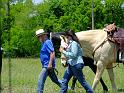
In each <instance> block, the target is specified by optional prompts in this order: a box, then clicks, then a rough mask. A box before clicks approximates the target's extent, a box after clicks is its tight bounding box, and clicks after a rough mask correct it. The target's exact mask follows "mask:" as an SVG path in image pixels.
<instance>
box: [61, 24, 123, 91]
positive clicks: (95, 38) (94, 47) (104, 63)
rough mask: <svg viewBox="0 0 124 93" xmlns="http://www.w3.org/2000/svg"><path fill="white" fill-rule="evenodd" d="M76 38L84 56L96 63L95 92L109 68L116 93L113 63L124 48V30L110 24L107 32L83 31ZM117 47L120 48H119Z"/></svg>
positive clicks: (93, 86)
mask: <svg viewBox="0 0 124 93" xmlns="http://www.w3.org/2000/svg"><path fill="white" fill-rule="evenodd" d="M118 33H121V35H120V34H119V35H117V34H118ZM114 34H115V35H114ZM76 36H77V37H78V39H79V41H80V44H81V46H82V48H83V53H84V56H85V57H89V58H92V59H94V60H95V62H96V63H95V64H96V66H97V71H96V75H95V78H94V81H93V85H92V88H93V89H94V90H95V88H96V86H97V84H98V82H99V80H100V78H101V76H102V74H103V72H104V69H106V68H107V71H108V74H109V78H110V81H111V85H112V90H113V92H114V93H116V92H117V87H116V84H115V80H114V72H113V63H116V61H117V58H118V57H117V51H118V49H123V48H124V29H121V28H116V26H114V25H113V24H110V25H109V26H107V27H106V32H105V31H104V30H103V29H101V30H89V31H81V32H77V33H76ZM120 36H121V37H120ZM61 39H64V40H66V39H67V38H66V37H65V36H63V38H61ZM117 46H120V47H119V48H118V47H117ZM122 51H123V50H122Z"/></svg>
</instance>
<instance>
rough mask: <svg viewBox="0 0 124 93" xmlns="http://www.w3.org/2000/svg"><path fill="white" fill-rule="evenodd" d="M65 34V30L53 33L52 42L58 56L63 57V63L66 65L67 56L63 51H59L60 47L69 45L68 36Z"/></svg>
mask: <svg viewBox="0 0 124 93" xmlns="http://www.w3.org/2000/svg"><path fill="white" fill-rule="evenodd" d="M64 34H65V33H64V32H58V33H53V34H52V42H53V46H54V49H55V54H56V57H58V58H59V57H60V58H61V64H62V65H63V66H64V67H65V66H66V58H65V56H64V55H63V54H62V53H60V52H59V48H60V47H63V48H66V47H67V38H66V37H65V35H64Z"/></svg>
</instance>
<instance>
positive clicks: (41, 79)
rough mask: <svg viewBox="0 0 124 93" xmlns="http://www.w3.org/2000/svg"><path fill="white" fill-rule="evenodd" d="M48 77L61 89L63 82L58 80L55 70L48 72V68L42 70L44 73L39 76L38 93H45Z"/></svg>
mask: <svg viewBox="0 0 124 93" xmlns="http://www.w3.org/2000/svg"><path fill="white" fill-rule="evenodd" d="M47 76H49V77H50V79H51V80H52V81H53V82H54V83H56V84H57V85H58V86H59V87H61V82H62V81H61V80H58V78H57V76H56V74H55V71H54V68H53V69H50V70H48V69H47V68H42V71H41V73H40V75H39V80H38V89H37V93H43V90H44V84H45V80H46V78H47Z"/></svg>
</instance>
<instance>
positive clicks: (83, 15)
mask: <svg viewBox="0 0 124 93" xmlns="http://www.w3.org/2000/svg"><path fill="white" fill-rule="evenodd" d="M16 1H17V3H16V4H14V0H12V2H11V5H10V8H11V11H10V17H9V18H7V17H6V16H5V15H6V9H5V6H4V4H3V6H2V8H1V14H2V19H1V20H0V22H1V23H2V28H3V30H6V29H8V28H9V27H8V22H9V23H11V24H10V25H9V26H10V27H11V29H10V33H11V41H10V44H11V49H10V50H11V54H12V56H13V57H16V56H18V57H24V56H37V55H38V54H39V50H40V43H39V42H38V40H37V39H36V38H35V37H34V35H35V31H36V30H37V29H39V28H43V29H45V30H46V31H53V32H60V31H65V30H66V29H68V28H70V29H74V30H75V32H78V31H85V30H87V29H91V27H92V26H91V25H92V16H91V12H92V9H91V3H92V2H91V1H92V0H44V1H43V2H42V3H40V4H37V5H34V4H33V3H32V0H26V1H24V0H16ZM122 3H124V2H123V0H111V1H110V0H105V3H104V4H103V3H101V0H94V21H95V29H100V28H103V27H104V24H109V23H112V22H115V23H116V25H118V26H119V27H124V9H122V8H121V5H122ZM8 33H9V32H8V31H7V32H6V31H3V35H2V46H3V47H4V49H5V50H6V51H8V48H9V47H8Z"/></svg>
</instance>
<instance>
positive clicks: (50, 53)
mask: <svg viewBox="0 0 124 93" xmlns="http://www.w3.org/2000/svg"><path fill="white" fill-rule="evenodd" d="M36 36H37V37H38V39H39V41H40V42H41V43H42V47H41V50H40V60H41V63H42V71H41V73H40V75H39V80H38V90H37V93H43V89H44V84H45V80H46V78H47V76H49V77H50V79H51V80H52V81H53V82H54V83H56V84H57V85H58V86H59V87H61V81H60V80H58V78H57V76H56V74H55V71H54V69H55V52H54V47H53V44H52V42H51V40H49V39H48V37H47V33H45V32H44V30H43V29H39V30H37V31H36Z"/></svg>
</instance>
